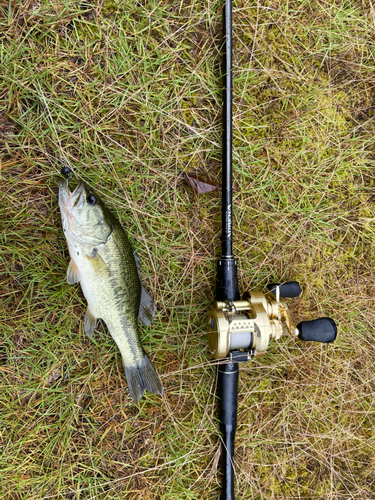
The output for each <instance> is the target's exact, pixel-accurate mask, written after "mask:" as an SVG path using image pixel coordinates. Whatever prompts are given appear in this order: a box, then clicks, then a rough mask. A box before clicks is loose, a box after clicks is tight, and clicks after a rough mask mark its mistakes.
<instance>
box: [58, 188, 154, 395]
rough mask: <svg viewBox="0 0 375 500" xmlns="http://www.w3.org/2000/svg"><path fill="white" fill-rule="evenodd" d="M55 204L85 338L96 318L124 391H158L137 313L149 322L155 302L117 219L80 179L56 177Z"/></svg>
mask: <svg viewBox="0 0 375 500" xmlns="http://www.w3.org/2000/svg"><path fill="white" fill-rule="evenodd" d="M59 205H60V211H61V217H62V224H63V229H64V233H65V237H66V240H67V243H68V247H69V253H70V257H71V261H70V264H69V267H68V272H67V280H68V283H70V284H73V283H80V285H81V288H82V291H83V294H84V296H85V298H86V300H87V303H88V309H87V312H86V315H85V320H84V329H85V332H86V334H87V335H88V336H89V337H90V338H91V337H92V335H93V333H94V329H95V325H96V321H97V319H99V318H101V319H102V320H103V321H104V322H105V324H106V325H107V328H108V330H109V332H110V334H111V336H112V338H113V339H114V341H115V342H116V344H117V346H118V348H119V350H120V352H121V355H122V360H123V365H124V369H125V375H126V379H127V382H128V386H129V391H130V394H131V395H132V397H133V399H134V400H135V401H139V399H140V398H141V397H142V396H143V393H144V390H145V389H147V390H148V391H150V392H152V393H154V394H162V393H163V386H162V384H161V382H160V379H159V377H158V375H157V374H156V372H155V370H154V368H153V367H152V365H151V363H150V360H149V359H148V357H147V355H146V354H145V352H144V350H143V347H142V344H141V341H140V335H139V325H138V318H139V319H141V321H142V322H143V323H144V324H149V323H150V321H151V319H152V316H153V314H154V312H155V305H154V303H153V301H152V299H151V297H150V296H149V295H148V293H147V292H146V291H145V289H144V288H143V287H142V285H141V282H140V279H139V273H138V268H137V261H136V256H135V255H134V252H133V249H132V246H131V244H130V242H129V240H128V237H127V235H126V233H125V231H124V230H123V228H122V227H121V225H120V223H119V222H118V221H117V219H116V218H115V217H114V216H113V215H112V214H111V213H110V212H109V210H107V208H106V207H105V206H104V205H103V203H102V202H101V200H100V199H99V198H98V196H97V195H96V194H95V193H93V191H92V190H91V189H89V188H88V187H87V186H86V185H85V184H83V183H80V184H78V186H77V188H76V189H75V190H74V191H73V192H72V193H70V191H69V188H68V183H67V182H66V181H60V189H59Z"/></svg>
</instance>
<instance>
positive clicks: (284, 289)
mask: <svg viewBox="0 0 375 500" xmlns="http://www.w3.org/2000/svg"><path fill="white" fill-rule="evenodd" d="M277 286H278V287H280V297H285V298H289V299H292V298H294V297H298V295H300V293H301V292H302V289H301V286H300V284H299V283H298V281H287V282H286V283H282V284H279V283H270V284H269V285H267V288H268V290H269V291H270V292H272V293H273V294H275V295H276V287H277Z"/></svg>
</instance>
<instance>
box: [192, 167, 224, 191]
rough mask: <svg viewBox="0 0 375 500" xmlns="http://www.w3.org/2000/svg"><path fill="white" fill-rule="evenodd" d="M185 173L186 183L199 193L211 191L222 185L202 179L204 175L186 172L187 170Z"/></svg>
mask: <svg viewBox="0 0 375 500" xmlns="http://www.w3.org/2000/svg"><path fill="white" fill-rule="evenodd" d="M183 174H184V178H185V182H186V184H187V185H188V186H190V187H191V188H193V190H194V191H195V192H196V193H197V194H204V193H209V192H210V191H215V189H218V188H219V187H220V186H219V185H218V184H215V183H214V182H211V181H206V180H204V179H202V177H199V176H198V175H197V174H186V173H185V172H183Z"/></svg>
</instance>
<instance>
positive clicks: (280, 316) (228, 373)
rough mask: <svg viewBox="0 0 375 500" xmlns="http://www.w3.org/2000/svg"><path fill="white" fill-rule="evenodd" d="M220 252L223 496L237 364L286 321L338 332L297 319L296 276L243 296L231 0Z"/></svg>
mask: <svg viewBox="0 0 375 500" xmlns="http://www.w3.org/2000/svg"><path fill="white" fill-rule="evenodd" d="M223 38H224V40H223V154H222V177H223V182H222V235H221V245H222V253H221V257H220V259H219V260H218V262H217V274H216V292H215V302H214V304H213V307H212V309H211V310H210V312H209V314H208V325H207V326H208V344H209V347H210V351H211V355H212V357H213V358H214V359H218V360H221V361H222V362H220V364H219V365H218V389H217V394H218V400H219V422H220V431H221V434H222V473H223V479H222V497H221V498H222V500H234V476H235V470H234V438H235V433H236V427H237V400H238V379H239V364H240V363H242V362H246V361H248V360H250V359H251V358H252V357H254V356H257V355H261V354H264V353H265V352H266V351H267V348H268V345H269V341H270V340H272V339H275V340H278V339H279V338H280V337H281V336H282V334H283V330H284V328H285V327H286V329H287V330H289V332H290V333H291V334H292V335H293V336H295V337H298V338H299V339H300V340H303V341H315V342H323V343H329V342H333V341H334V340H335V339H336V336H337V327H336V324H335V322H334V321H333V320H332V319H330V318H320V319H316V320H312V321H302V322H300V323H298V324H297V325H296V323H295V322H294V320H293V318H292V316H291V314H290V312H289V309H288V305H287V303H286V302H285V300H282V299H286V298H294V297H298V296H299V295H300V294H301V293H302V289H301V287H300V285H299V283H298V282H297V281H290V282H287V283H281V284H279V283H270V284H268V285H266V287H265V288H266V289H265V292H264V293H263V292H261V291H251V292H250V293H248V294H247V295H244V296H243V297H242V299H241V296H240V292H239V288H238V279H237V261H236V259H235V258H234V256H233V249H232V246H233V245H232V243H233V240H232V89H233V83H232V0H226V1H225V6H224V10H223Z"/></svg>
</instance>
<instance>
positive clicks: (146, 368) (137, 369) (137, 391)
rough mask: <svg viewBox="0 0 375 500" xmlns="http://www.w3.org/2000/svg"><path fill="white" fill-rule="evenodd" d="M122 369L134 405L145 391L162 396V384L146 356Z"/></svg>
mask: <svg viewBox="0 0 375 500" xmlns="http://www.w3.org/2000/svg"><path fill="white" fill-rule="evenodd" d="M124 369H125V376H126V380H127V382H128V386H129V391H130V395H131V397H132V398H133V399H134V401H135V402H136V403H138V401H139V400H140V399H141V397H142V396H143V394H144V392H145V389H147V390H148V391H149V392H152V393H153V394H163V392H164V389H163V386H162V383H161V381H160V378H159V376H158V374H157V373H156V371H155V369H154V367H153V366H152V364H151V361H150V360H149V359H148V356H147V354H145V355H144V356H143V358H142V360H141V361H139V362H138V363H137V364H135V365H128V366H127V365H125V366H124Z"/></svg>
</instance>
